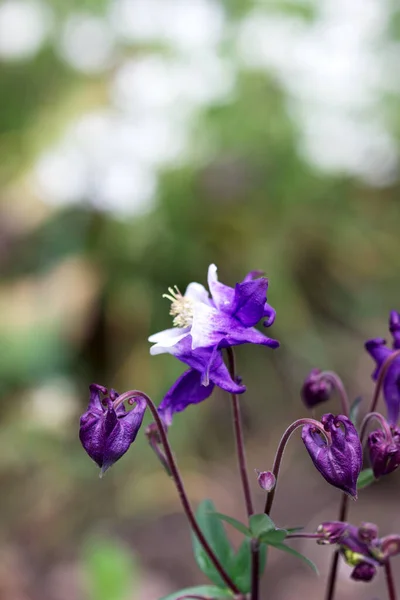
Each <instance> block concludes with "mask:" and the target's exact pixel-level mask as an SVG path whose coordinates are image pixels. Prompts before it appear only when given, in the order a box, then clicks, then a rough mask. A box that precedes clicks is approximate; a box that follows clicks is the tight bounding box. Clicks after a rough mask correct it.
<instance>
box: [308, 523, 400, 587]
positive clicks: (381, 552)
mask: <svg viewBox="0 0 400 600" xmlns="http://www.w3.org/2000/svg"><path fill="white" fill-rule="evenodd" d="M317 533H318V534H320V535H321V536H323V537H321V538H320V539H318V540H317V543H318V544H336V545H337V546H339V551H340V554H341V556H342V557H343V559H344V560H345V562H346V563H347V564H348V565H350V566H351V567H354V569H353V571H352V573H351V578H352V579H354V580H356V581H371V579H372V578H373V577H374V576H375V574H376V572H377V567H380V566H382V565H384V564H385V562H386V561H387V560H389V559H390V557H391V556H395V555H396V554H399V553H400V536H398V535H388V536H386V537H383V538H379V537H378V528H377V526H376V525H374V524H373V523H362V524H361V525H360V527H356V526H355V525H351V524H350V523H347V522H344V521H343V522H342V521H327V522H325V523H322V524H321V525H320V526H319V527H318V529H317Z"/></svg>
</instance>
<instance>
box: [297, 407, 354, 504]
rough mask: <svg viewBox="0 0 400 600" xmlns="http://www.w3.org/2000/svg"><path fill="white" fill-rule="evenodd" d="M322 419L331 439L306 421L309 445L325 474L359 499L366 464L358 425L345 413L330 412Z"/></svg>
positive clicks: (317, 463) (302, 435) (309, 451)
mask: <svg viewBox="0 0 400 600" xmlns="http://www.w3.org/2000/svg"><path fill="white" fill-rule="evenodd" d="M321 423H322V425H323V426H324V429H325V431H326V432H327V434H328V436H329V437H330V440H331V441H330V443H328V442H327V440H326V439H324V437H323V436H322V434H321V433H320V431H319V430H318V429H317V428H316V427H315V426H313V425H305V426H304V427H303V430H302V434H301V437H302V440H303V442H304V444H305V447H306V448H307V451H308V453H309V455H310V457H311V460H312V461H313V463H314V465H315V467H316V468H317V469H318V471H319V472H320V473H321V475H322V477H324V479H325V480H326V481H327V482H328V483H330V484H331V485H333V486H335V487H337V488H339V489H340V490H343V491H344V492H346V494H349V495H350V496H352V497H353V498H354V499H356V498H357V479H358V476H359V474H360V471H361V467H362V448H361V442H360V439H359V437H358V433H357V431H356V428H355V427H354V425H353V423H352V422H351V421H350V419H348V418H347V417H345V416H344V415H339V416H337V417H335V416H334V415H332V414H326V415H324V416H323V417H322V419H321Z"/></svg>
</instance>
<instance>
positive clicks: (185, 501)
mask: <svg viewBox="0 0 400 600" xmlns="http://www.w3.org/2000/svg"><path fill="white" fill-rule="evenodd" d="M135 398H142V399H144V400H145V402H146V404H147V406H148V408H149V409H150V412H151V414H152V416H153V418H154V421H155V423H156V425H157V428H158V433H159V435H160V439H161V443H162V445H163V448H164V452H165V457H166V460H167V462H168V466H169V470H170V473H171V477H172V478H173V480H174V483H175V486H176V489H177V491H178V495H179V499H180V501H181V503H182V507H183V510H184V512H185V515H186V517H187V519H188V521H189V523H190V525H191V527H192V529H193V531H194V533H195V535H196V536H197V539H198V540H199V542H200V544H201V545H202V546H203V548H204V551H205V552H206V553H207V555H208V557H209V558H210V560H211V562H212V563H213V565H214V567H215V568H216V570H217V571H218V573H219V575H220V576H221V578H222V580H223V581H224V582H225V584H226V585H227V586H228V587H229V588H230V589H231V590H232V592H234V593H235V594H239V593H240V590H239V588H238V587H237V586H236V584H235V583H234V582H233V581H232V579H231V578H230V576H229V575H228V573H227V572H226V571H225V569H224V568H223V566H222V565H221V563H220V562H219V560H218V558H217V556H216V555H215V553H214V551H213V549H212V548H211V546H210V545H209V543H208V542H207V540H206V538H205V536H204V534H203V532H202V531H201V529H200V527H199V526H198V524H197V521H196V518H195V516H194V512H193V509H192V507H191V505H190V502H189V498H188V497H187V494H186V490H185V487H184V485H183V481H182V477H181V474H180V472H179V469H178V465H177V463H176V461H175V458H174V455H173V453H172V450H171V446H170V444H169V441H168V437H167V434H166V431H165V428H164V425H163V422H162V421H161V418H160V416H159V414H158V412H157V408H156V406H155V405H154V403H153V401H152V400H151V399H150V398H149V396H147V395H146V394H145V393H143V392H141V391H139V390H130V391H129V392H125V393H124V394H122V395H121V396H120V397H119V398H118V400H119V402H125V401H128V402H129V401H134V400H135Z"/></svg>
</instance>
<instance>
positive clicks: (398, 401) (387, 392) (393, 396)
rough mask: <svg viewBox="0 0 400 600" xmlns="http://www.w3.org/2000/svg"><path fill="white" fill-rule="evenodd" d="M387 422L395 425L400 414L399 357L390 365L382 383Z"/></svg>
mask: <svg viewBox="0 0 400 600" xmlns="http://www.w3.org/2000/svg"><path fill="white" fill-rule="evenodd" d="M383 395H384V398H385V403H386V408H387V417H388V418H387V420H388V421H389V423H390V425H396V423H397V421H398V419H399V414H400V357H399V358H397V359H395V360H394V362H393V363H392V364H391V365H390V367H389V369H388V371H387V373H386V376H385V380H384V382H383Z"/></svg>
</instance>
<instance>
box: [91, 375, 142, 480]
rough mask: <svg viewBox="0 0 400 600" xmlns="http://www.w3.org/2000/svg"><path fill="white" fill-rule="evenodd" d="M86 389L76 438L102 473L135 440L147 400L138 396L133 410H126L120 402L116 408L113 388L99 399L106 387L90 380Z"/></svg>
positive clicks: (116, 395)
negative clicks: (87, 398)
mask: <svg viewBox="0 0 400 600" xmlns="http://www.w3.org/2000/svg"><path fill="white" fill-rule="evenodd" d="M89 389H90V400H89V406H88V408H87V411H86V412H85V413H84V414H83V415H82V416H81V419H80V429H79V438H80V440H81V443H82V446H83V447H84V449H85V450H86V452H87V453H88V455H89V456H90V458H91V459H92V460H94V461H95V462H96V463H97V464H98V466H99V467H100V468H101V472H102V473H105V471H107V469H109V468H110V467H111V466H112V465H113V464H114V463H115V462H116V461H117V460H119V459H120V458H121V456H123V455H124V454H125V452H127V450H128V449H129V447H130V445H131V444H132V443H133V442H134V440H135V438H136V436H137V434H138V431H139V429H140V426H141V424H142V421H143V416H144V413H145V410H146V402H145V401H144V400H143V399H141V398H137V399H135V400H136V404H135V406H134V408H132V410H130V411H127V410H126V409H125V406H124V405H123V404H120V405H119V406H118V407H117V409H115V408H114V404H113V400H116V399H117V398H118V394H117V392H115V390H111V391H110V394H109V396H106V397H105V398H104V399H103V400H101V394H103V395H105V394H107V388H105V387H103V386H99V385H97V384H92V385H90V387H89Z"/></svg>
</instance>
